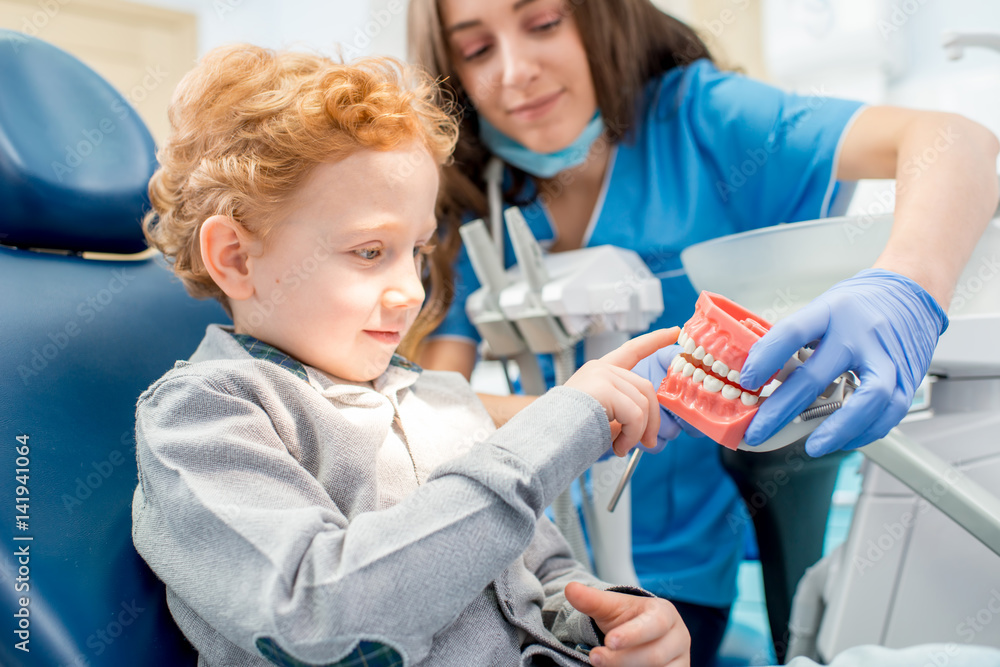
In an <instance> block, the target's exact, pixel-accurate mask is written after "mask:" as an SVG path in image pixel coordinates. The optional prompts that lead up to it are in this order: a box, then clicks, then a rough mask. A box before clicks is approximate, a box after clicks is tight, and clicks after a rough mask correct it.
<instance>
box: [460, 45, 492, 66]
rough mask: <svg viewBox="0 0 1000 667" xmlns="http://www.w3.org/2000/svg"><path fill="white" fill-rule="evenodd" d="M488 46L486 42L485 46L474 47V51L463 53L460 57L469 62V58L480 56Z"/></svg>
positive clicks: (473, 58)
mask: <svg viewBox="0 0 1000 667" xmlns="http://www.w3.org/2000/svg"><path fill="white" fill-rule="evenodd" d="M489 48H490V47H489V45H488V44H487V45H486V46H483V47H480V48H478V49H476V50H475V51H471V52H468V53H465V54H463V55H462V59H463V60H465V62H469V61H470V60H475V59H476V58H478V57H480V56H482V55H483V54H485V53H486V52H487V51H488V50H489Z"/></svg>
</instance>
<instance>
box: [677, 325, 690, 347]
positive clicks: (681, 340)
mask: <svg viewBox="0 0 1000 667" xmlns="http://www.w3.org/2000/svg"><path fill="white" fill-rule="evenodd" d="M688 338H690V336H688V334H687V331H684V329H681V332H680V334H678V336H677V343H678V344H679V345H684V344H685V343H687V342H688Z"/></svg>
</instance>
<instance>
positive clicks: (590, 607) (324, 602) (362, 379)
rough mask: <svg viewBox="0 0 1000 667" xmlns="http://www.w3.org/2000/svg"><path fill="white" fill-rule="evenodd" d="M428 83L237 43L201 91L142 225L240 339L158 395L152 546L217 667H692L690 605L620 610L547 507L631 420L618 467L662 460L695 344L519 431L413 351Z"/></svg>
mask: <svg viewBox="0 0 1000 667" xmlns="http://www.w3.org/2000/svg"><path fill="white" fill-rule="evenodd" d="M405 76H407V75H406V72H405V71H401V70H400V68H399V67H398V66H397V65H395V64H394V63H392V62H389V61H379V60H370V61H366V62H363V63H361V64H358V65H353V66H345V65H340V64H336V63H333V62H332V61H329V60H327V59H324V58H321V57H318V56H313V55H306V54H293V53H282V54H275V53H273V52H270V51H266V50H263V49H258V48H254V47H249V46H233V47H225V48H222V49H217V50H216V51H213V52H212V53H210V54H209V55H208V56H207V57H206V58H205V59H204V60H203V61H202V62H201V63H200V64H199V65H198V66H197V67H196V68H195V70H194V71H192V72H191V73H190V74H188V75H187V77H185V79H184V81H183V82H182V83H181V84H180V86H179V88H178V90H177V92H176V94H175V97H174V101H173V103H172V105H171V109H170V120H171V124H172V127H173V133H172V135H171V137H170V138H169V140H168V141H167V143H166V145H165V146H164V147H163V148H162V150H161V154H160V164H161V167H160V169H159V170H158V171H157V172H156V174H155V175H154V177H153V179H152V181H151V183H150V197H151V200H152V204H153V211H152V212H151V213H150V214H149V216H148V217H147V219H146V221H145V222H144V226H145V229H146V232H147V237H148V238H149V240H150V243H151V245H152V246H154V247H156V248H158V249H160V250H161V251H162V252H163V254H164V256H165V257H166V258H167V259H168V261H170V262H171V263H172V265H173V269H174V271H175V272H176V273H177V275H178V276H179V277H180V278H181V279H182V280H183V281H184V283H185V285H186V286H187V288H188V289H189V291H190V292H191V293H192V294H194V295H196V296H213V297H215V298H218V299H219V300H220V301H221V302H222V303H223V305H224V306H225V307H226V308H227V309H228V311H229V312H230V313H231V315H232V317H233V322H234V325H233V327H232V328H229V327H221V326H212V327H209V329H208V331H207V333H206V335H205V338H204V340H203V341H202V343H201V345H200V346H199V348H198V349H197V351H196V352H195V353H194V355H193V356H192V357H191V359H190V361H188V362H178V363H177V365H176V366H175V368H174V369H173V370H171V371H169V372H168V373H167V374H166V375H164V377H162V378H161V379H160V380H158V381H157V382H155V383H154V384H153V385H152V386H151V387H150V388H149V389H148V390H147V391H146V392H144V393H143V395H142V396H141V397H140V398H139V402H138V407H137V413H136V434H137V442H138V449H137V452H138V461H139V485H138V487H137V488H136V492H135V498H134V502H133V539H134V542H135V545H136V548H137V549H138V551H139V553H140V554H141V555H142V556H143V558H145V560H146V561H147V562H148V563H149V564H150V566H151V567H152V569H153V570H154V571H155V572H156V573H157V575H158V576H159V577H160V578H161V579H162V580H163V581H164V582H165V583H166V585H167V599H168V603H169V605H170V609H171V612H172V614H173V616H174V618H175V620H176V621H177V623H178V625H179V626H180V627H181V629H182V630H183V631H184V633H185V635H186V636H187V637H188V639H189V640H190V641H191V642H192V643H193V644H194V646H195V648H196V649H197V650H198V652H199V655H200V659H199V664H207V665H258V664H259V665H265V664H271V663H274V664H281V665H292V664H294V665H302V664H309V665H329V664H370V665H376V664H378V665H382V664H386V665H388V664H400V665H415V664H428V665H462V666H472V665H486V664H496V665H516V664H522V665H529V664H557V665H577V664H586V663H587V661H588V657H587V655H586V651H585V649H586V647H590V646H599V648H596V649H594V650H593V651H592V652H590V656H589V660H590V661H592V662H593V664H597V665H617V664H629V665H664V664H669V665H674V666H680V665H687V664H688V662H687V660H688V657H687V656H688V642H689V640H688V635H687V631H686V629H685V628H684V626H683V623H681V622H680V620H679V617H678V615H677V613H676V611H675V610H674V609H673V607H672V606H671V605H670V604H669V603H667V602H666V601H663V600H659V599H655V598H652V597H648V596H647V594H645V593H644V592H643V591H639V590H636V589H628V588H624V589H620V590H619V591H611V590H604V589H607V588H608V586H607V585H606V584H604V583H602V582H600V581H597V580H596V579H594V578H593V577H592V576H591V575H589V574H587V573H586V572H585V571H584V570H583V569H582V567H581V566H580V565H579V564H578V563H576V562H575V561H573V560H572V559H571V558H570V557H569V555H568V549H567V547H566V545H565V543H564V542H563V540H562V538H561V536H560V535H559V534H558V532H557V531H556V530H555V529H554V527H553V526H552V524H551V523H550V522H549V521H548V520H547V519H545V518H544V516H543V514H542V511H543V509H544V508H545V507H546V506H547V505H548V504H549V503H550V502H551V501H552V499H553V498H554V497H555V496H556V495H557V494H558V492H559V491H560V490H562V489H563V488H564V487H565V486H567V485H568V483H569V482H570V481H571V480H572V479H573V478H574V477H576V476H577V475H579V474H580V473H581V472H582V471H583V470H584V469H586V468H587V467H588V465H589V464H590V463H592V462H593V461H594V460H595V459H596V458H597V457H598V456H599V455H600V454H601V453H602V452H603V451H604V450H605V449H606V448H607V445H608V442H609V440H610V439H611V436H612V431H611V429H610V428H609V421H610V420H617V421H618V422H620V423H621V425H622V430H621V433H620V434H619V435H618V436H617V437H616V438H615V440H614V446H615V448H616V451H617V452H618V453H619V454H623V453H624V452H625V451H626V450H627V449H628V447H629V446H631V445H632V444H634V443H635V442H638V441H641V442H642V443H644V444H645V445H646V446H652V445H654V444H655V438H656V432H657V429H658V423H657V422H658V414H659V408H658V404H657V403H656V398H655V395H654V393H653V388H652V386H651V385H650V384H649V383H648V382H647V381H645V380H642V379H641V378H639V377H638V376H636V375H634V374H633V373H630V372H629V371H627V370H625V369H628V368H631V367H632V366H633V365H634V364H635V363H636V362H637V361H638V360H639V359H641V358H643V357H645V356H647V355H649V354H651V353H652V352H653V351H654V350H656V349H659V348H660V347H663V346H665V345H667V344H669V343H672V342H673V341H674V339H675V338H676V330H671V331H661V332H657V333H654V334H650V335H648V336H646V337H643V338H640V339H636V340H635V341H632V342H630V343H629V344H627V345H625V346H623V347H622V348H621V349H619V350H617V351H616V352H614V353H612V354H611V355H608V357H606V358H605V359H604V360H601V361H599V362H592V363H590V364H588V365H587V366H585V367H584V368H583V369H581V370H580V372H578V373H577V374H576V375H574V376H573V378H571V379H570V381H569V382H567V383H566V386H565V387H562V388H558V389H556V390H553V391H552V392H550V393H549V394H548V395H546V396H545V397H542V398H541V399H539V400H537V401H536V402H535V404H534V405H532V406H530V407H528V408H526V409H525V410H523V411H522V413H521V414H519V415H518V416H516V417H515V418H514V419H512V420H511V421H510V422H509V423H508V424H506V425H505V426H504V427H503V428H502V429H500V430H494V427H493V424H492V422H491V421H490V418H489V416H488V415H487V413H486V411H485V409H484V408H483V407H482V405H481V404H480V403H479V402H478V400H477V399H476V397H475V395H474V394H473V392H472V390H471V388H470V387H469V386H468V384H467V383H466V382H465V380H464V379H462V378H461V377H460V376H459V375H458V374H453V373H434V372H422V371H421V370H420V369H419V368H417V367H416V366H414V365H413V364H410V363H409V362H407V361H406V360H404V359H402V358H400V357H398V356H396V355H395V354H394V351H395V349H396V347H397V345H399V343H400V339H401V337H402V336H403V335H405V334H406V332H407V330H408V329H409V328H410V327H411V326H412V324H413V322H414V319H415V318H416V316H417V313H418V311H419V310H420V307H421V304H422V303H423V300H424V291H423V287H422V285H421V270H422V260H423V257H424V255H426V254H428V253H429V252H430V251H431V246H432V239H433V236H434V232H435V228H436V224H435V216H434V206H435V197H436V191H437V185H438V167H439V166H440V165H441V164H442V163H443V162H444V161H445V160H446V159H447V157H448V155H449V154H450V152H451V149H452V147H453V144H454V141H455V136H456V130H455V125H454V123H453V122H452V121H451V120H450V119H449V118H448V117H447V116H446V115H445V114H444V113H443V112H442V111H441V110H439V109H438V108H437V107H435V106H434V105H433V103H432V97H431V93H432V91H431V89H430V88H429V87H428V86H427V85H426V84H424V83H420V82H419V81H417V82H416V83H412V84H408V83H406V82H404V77H405ZM570 582H583V583H585V584H587V586H584V585H581V584H580V583H570ZM605 633H607V634H606V635H605ZM602 643H603V644H604V646H600V645H601V644H602ZM580 648H583V649H584V650H579V649H580Z"/></svg>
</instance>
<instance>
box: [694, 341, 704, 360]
mask: <svg viewBox="0 0 1000 667" xmlns="http://www.w3.org/2000/svg"><path fill="white" fill-rule="evenodd" d="M691 356H692V357H694V358H695V359H697V360H698V361H701V360H702V359H704V358H705V348H703V347H702V346H701V345H699V346H698V347H697V348H695V350H694V352H692V353H691Z"/></svg>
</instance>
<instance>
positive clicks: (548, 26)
mask: <svg viewBox="0 0 1000 667" xmlns="http://www.w3.org/2000/svg"><path fill="white" fill-rule="evenodd" d="M560 23H562V18H561V17H560V18H557V19H553V20H551V21H546V22H545V23H542V24H541V25H536V26H534V27H533V28H532V31H534V32H548V31H549V30H552V29H553V28H555V27H556V26H558V25H559V24H560Z"/></svg>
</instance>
